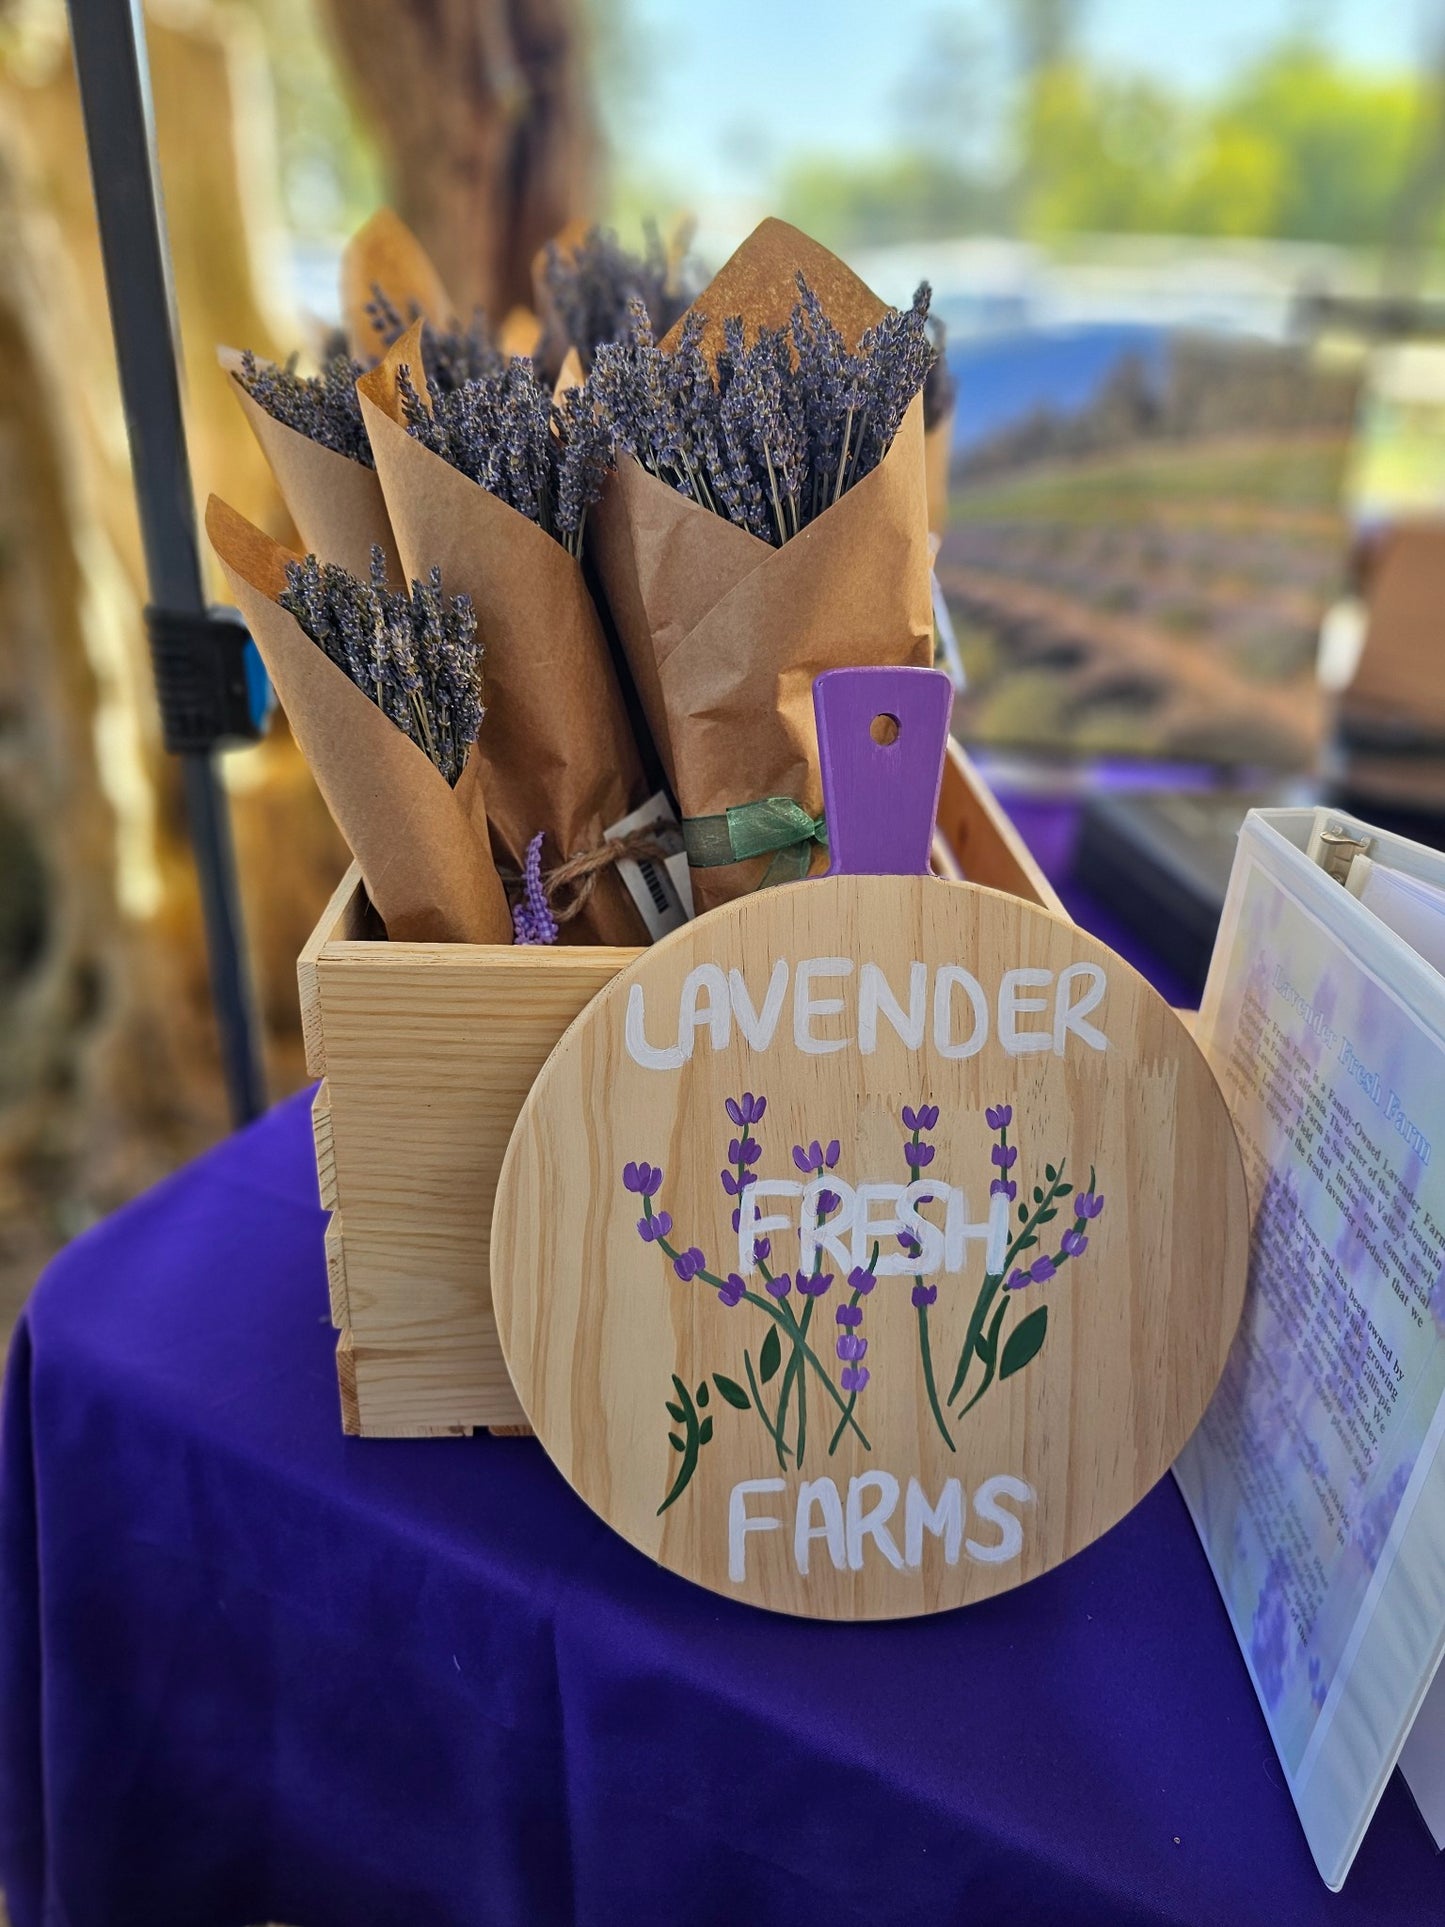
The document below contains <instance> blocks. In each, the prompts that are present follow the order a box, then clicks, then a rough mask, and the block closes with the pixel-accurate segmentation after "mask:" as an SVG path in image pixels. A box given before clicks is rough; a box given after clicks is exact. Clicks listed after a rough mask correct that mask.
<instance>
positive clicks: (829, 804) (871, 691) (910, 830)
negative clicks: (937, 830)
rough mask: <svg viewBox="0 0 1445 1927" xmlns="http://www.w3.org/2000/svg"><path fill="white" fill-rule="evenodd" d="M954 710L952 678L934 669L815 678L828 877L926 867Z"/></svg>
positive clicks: (920, 872)
mask: <svg viewBox="0 0 1445 1927" xmlns="http://www.w3.org/2000/svg"><path fill="white" fill-rule="evenodd" d="M952 712H953V684H952V683H951V682H950V681H949V679H948V677H947V676H945V675H944V674H943V673H942V672H941V671H940V670H937V669H829V670H827V671H826V672H825V673H824V674H823V675H821V676H819V677H818V678H817V679H816V680H815V682H814V684H813V713H814V715H815V716H816V717H817V721H818V753H819V756H820V758H821V760H822V768H823V812H824V815H825V816H826V817H827V820H828V854H829V858H830V861H829V864H828V875H829V876H831V877H848V876H878V877H911V876H927V874H928V853H929V846H930V845H931V843H932V841H933V825H934V820H935V818H936V817H937V815H938V792H939V789H940V787H941V785H942V783H943V757H944V749H945V746H946V744H947V742H948V724H949V719H950V717H951V715H952ZM875 726H876V733H875ZM880 738H881V739H882V740H880Z"/></svg>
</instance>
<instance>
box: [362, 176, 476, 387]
mask: <svg viewBox="0 0 1445 1927" xmlns="http://www.w3.org/2000/svg"><path fill="white" fill-rule="evenodd" d="M377 288H380V289H381V291H382V293H383V294H384V295H385V296H386V298H387V300H388V301H390V303H391V305H392V306H393V307H394V308H395V309H396V311H397V313H398V314H399V315H400V316H401V318H402V320H403V321H410V320H411V319H412V318H413V314H414V313H415V314H417V315H420V316H421V318H422V320H423V321H429V322H430V323H431V324H432V326H433V327H434V328H449V327H451V326H452V321H453V317H454V315H455V313H456V309H455V307H454V305H453V303H452V299H451V296H450V295H449V294H448V293H447V291H446V287H445V285H444V284H443V282H442V278H441V276H440V275H439V274H438V273H437V271H436V268H435V267H434V266H433V265H432V259H431V256H430V255H429V254H428V253H427V251H426V249H425V248H424V247H423V246H422V244H421V242H420V241H418V240H417V238H416V236H415V235H414V234H413V233H412V231H411V229H410V228H409V227H408V226H407V224H406V222H405V221H403V220H402V218H401V216H400V215H399V214H395V213H393V211H392V210H391V209H390V208H389V207H379V208H378V209H377V210H376V212H375V214H373V215H372V216H371V217H370V219H369V220H366V221H363V222H362V224H361V226H360V227H359V228H358V229H357V230H356V232H355V234H353V235H352V237H351V239H350V240H349V241H348V242H347V244H346V246H345V248H344V249H343V250H342V255H341V316H342V320H343V321H344V322H345V324H346V338H347V340H348V341H349V342H350V343H351V352H352V354H353V355H354V356H355V357H356V359H357V360H358V361H359V362H361V363H362V364H363V365H364V366H367V367H369V366H370V364H371V363H372V362H373V361H375V360H376V359H377V355H378V352H379V350H380V348H381V341H380V338H379V336H378V335H377V332H376V329H375V327H374V326H373V325H372V320H371V316H370V315H369V314H368V313H367V307H368V305H369V303H370V302H371V301H372V300H374V298H375V295H374V290H375V289H377Z"/></svg>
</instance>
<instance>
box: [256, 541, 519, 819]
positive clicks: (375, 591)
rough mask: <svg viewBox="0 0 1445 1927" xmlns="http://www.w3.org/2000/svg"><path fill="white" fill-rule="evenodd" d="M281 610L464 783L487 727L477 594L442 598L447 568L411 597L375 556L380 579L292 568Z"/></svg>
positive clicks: (316, 566) (311, 561) (317, 567)
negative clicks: (390, 584)
mask: <svg viewBox="0 0 1445 1927" xmlns="http://www.w3.org/2000/svg"><path fill="white" fill-rule="evenodd" d="M277 601H278V602H279V603H280V605H281V607H282V608H283V609H285V610H286V611H287V612H288V613H289V614H290V615H293V616H294V617H295V618H296V620H297V622H298V623H299V624H300V625H301V627H302V629H304V630H305V632H306V634H307V635H308V636H310V638H311V640H312V641H313V642H314V643H316V644H317V646H318V647H319V648H320V649H322V650H323V651H324V652H325V654H326V655H327V656H329V657H330V659H331V661H332V662H334V663H335V664H336V666H337V668H338V669H340V670H342V671H343V672H344V673H345V674H346V675H347V676H349V677H350V679H351V681H352V682H354V683H355V684H356V686H357V688H358V689H360V690H361V691H362V692H363V694H364V695H367V696H370V697H371V699H372V701H373V702H374V703H375V704H376V706H377V708H378V709H379V710H381V712H382V714H383V715H385V716H387V717H389V718H390V720H391V721H392V722H394V723H395V724H396V726H397V728H398V729H399V730H401V731H402V733H403V735H406V736H409V737H410V738H411V740H412V742H414V743H415V744H416V746H417V748H418V749H420V750H421V751H422V752H423V753H424V754H425V755H426V756H427V757H429V758H430V760H431V761H432V762H433V763H435V765H436V767H437V768H438V769H439V770H440V771H441V773H442V775H443V776H444V777H445V778H446V780H447V781H448V783H451V784H453V785H455V783H456V782H457V779H458V778H459V777H460V775H461V773H462V771H463V769H464V768H465V767H466V761H467V752H468V751H469V750H470V748H471V746H472V744H473V743H474V742H475V741H476V739H477V732H478V730H479V729H480V728H481V726H482V716H483V709H482V698H481V688H482V674H481V665H482V650H481V644H480V643H479V642H478V640H477V620H476V616H475V615H474V614H473V612H472V604H471V599H470V597H468V596H447V595H443V593H442V586H441V571H440V570H439V569H433V570H432V572H431V575H430V577H429V578H428V580H427V581H426V582H413V583H412V585H411V594H410V595H405V594H403V593H401V592H400V591H398V590H394V589H388V588H387V586H386V561H385V558H384V556H383V555H382V552H381V550H380V549H373V550H372V552H371V580H370V582H361V581H358V580H357V578H356V577H355V576H354V575H352V574H350V572H349V571H348V570H346V569H342V568H337V567H336V566H335V565H334V564H333V563H329V562H318V561H317V559H316V557H315V556H314V555H308V556H307V557H306V559H305V560H304V561H303V562H295V561H292V562H288V563H287V565H286V587H285V589H284V590H283V591H282V593H281V594H280V595H279V596H278V597H277Z"/></svg>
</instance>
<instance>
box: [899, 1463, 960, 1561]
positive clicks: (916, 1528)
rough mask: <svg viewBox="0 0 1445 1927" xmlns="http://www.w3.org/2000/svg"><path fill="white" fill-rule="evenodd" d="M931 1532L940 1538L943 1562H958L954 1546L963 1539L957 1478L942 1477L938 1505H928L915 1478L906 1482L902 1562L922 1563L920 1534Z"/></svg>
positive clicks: (956, 1547)
mask: <svg viewBox="0 0 1445 1927" xmlns="http://www.w3.org/2000/svg"><path fill="white" fill-rule="evenodd" d="M925 1532H931V1533H932V1534H933V1536H934V1538H935V1539H941V1540H942V1541H943V1559H944V1564H945V1565H949V1566H956V1565H957V1564H958V1549H959V1546H960V1545H961V1544H962V1542H963V1487H962V1486H961V1485H960V1484H959V1482H958V1480H957V1479H945V1480H944V1482H943V1490H942V1492H940V1493H939V1495H938V1504H937V1505H936V1506H931V1505H930V1504H929V1503H928V1500H927V1498H926V1497H925V1496H924V1491H923V1487H922V1486H921V1485H920V1484H919V1483H918V1481H917V1479H910V1480H909V1481H908V1496H907V1498H906V1499H905V1500H904V1502H903V1559H904V1563H905V1564H906V1565H910V1566H921V1565H922V1564H923V1535H924V1533H925Z"/></svg>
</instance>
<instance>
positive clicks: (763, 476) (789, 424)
mask: <svg viewBox="0 0 1445 1927" xmlns="http://www.w3.org/2000/svg"><path fill="white" fill-rule="evenodd" d="M798 296H799V299H798V301H797V304H796V305H795V306H794V308H793V312H792V317H791V321H790V324H789V326H788V327H786V328H776V329H774V328H759V329H758V331H757V333H756V335H755V337H754V339H753V341H752V342H751V343H749V342H748V341H747V340H746V338H745V334H744V330H743V324H742V322H741V320H739V319H737V318H736V317H734V318H733V319H731V320H729V321H727V322H725V323H724V328H723V336H724V348H723V352H722V353H721V354H720V355H719V356H718V358H717V362H716V365H715V368H712V369H710V368H709V367H708V364H707V362H706V359H705V358H704V355H703V353H702V347H701V343H702V337H703V333H704V331H705V328H706V325H707V324H706V317H705V316H703V315H702V314H700V313H699V312H698V311H697V310H696V309H694V310H692V311H691V312H690V313H689V315H688V317H687V319H686V321H685V322H684V324H683V329H682V333H681V334H680V336H679V337H678V341H677V346H676V347H675V348H674V349H672V350H671V351H669V350H666V349H664V348H661V347H659V346H658V344H657V341H656V339H655V336H654V334H653V329H652V325H651V322H650V320H649V317H648V315H647V312H646V309H645V307H644V306H643V304H642V303H641V302H640V301H634V302H633V303H632V304H631V310H630V319H629V327H628V332H627V335H626V337H625V339H623V340H621V341H618V342H615V343H604V344H603V345H602V346H600V347H599V348H598V350H597V356H596V360H595V362H594V366H593V372H592V375H591V378H590V380H589V382H588V391H589V394H590V396H591V398H592V401H593V405H594V409H595V411H596V413H597V414H599V415H600V416H601V417H602V418H603V419H604V420H605V421H606V423H607V424H608V426H609V430H610V434H611V437H612V439H613V440H614V442H615V444H616V446H617V447H618V448H619V449H621V450H623V451H624V452H625V453H627V454H629V455H631V456H632V457H633V458H634V460H636V461H637V462H638V463H640V465H641V466H642V467H643V468H645V469H647V470H648V471H649V472H650V473H652V474H653V475H656V476H657V477H658V478H659V479H660V480H662V481H665V482H668V483H670V484H671V486H672V487H673V488H675V489H677V490H678V491H679V493H680V494H683V495H686V496H688V497H690V498H691V499H692V500H693V501H696V502H699V503H701V505H702V506H703V507H704V508H708V509H711V510H713V511H714V513H716V514H718V515H721V516H724V517H725V518H726V519H727V520H728V521H730V522H735V523H737V525H738V526H739V527H740V528H745V529H747V530H748V532H749V533H750V534H752V535H755V536H757V537H758V538H759V539H760V540H761V541H764V542H770V543H772V544H773V546H774V547H781V545H782V544H783V543H784V542H786V541H788V540H789V538H790V537H792V536H794V535H796V534H797V533H798V531H799V530H800V529H802V528H804V527H806V526H807V524H808V523H809V522H811V521H813V520H814V519H815V518H816V517H817V516H819V515H821V514H823V512H824V511H825V510H826V509H828V508H830V507H831V506H832V504H833V503H834V502H836V501H837V500H838V498H839V496H841V495H842V494H844V492H845V491H846V490H848V489H850V488H852V487H853V486H854V485H855V484H856V483H858V482H860V481H861V480H862V479H863V477H864V476H865V475H867V474H869V473H871V471H872V470H873V469H875V468H876V467H877V466H878V464H879V462H881V461H882V459H883V457H884V456H885V455H886V454H887V453H888V450H889V448H890V447H891V446H892V443H893V437H894V436H895V435H896V434H897V432H898V428H899V424H900V423H901V422H902V420H903V417H904V414H905V413H906V411H907V409H908V406H909V404H910V403H911V402H912V400H913V398H914V396H915V395H916V394H917V393H918V392H919V390H920V389H921V388H922V387H923V384H924V381H925V378H926V377H927V374H928V371H929V368H930V367H931V365H932V363H933V360H934V355H935V349H934V347H933V344H932V342H931V340H930V339H929V333H928V303H929V296H930V290H929V287H928V283H927V282H923V283H922V284H921V285H920V287H919V289H918V292H917V293H916V294H915V295H914V297H913V305H912V307H910V308H908V309H905V310H899V309H896V308H892V309H890V310H889V311H888V313H887V314H886V315H884V316H883V318H882V319H881V320H880V321H879V322H878V323H877V324H876V326H874V327H872V328H870V329H869V330H868V331H867V333H866V334H865V335H864V336H863V337H862V339H861V340H860V342H859V344H858V348H857V350H856V352H852V351H850V350H849V349H848V348H847V346H846V345H845V343H844V341H843V338H842V336H841V335H840V334H839V332H838V330H837V329H836V328H835V327H834V326H833V324H832V322H831V321H829V319H828V317H827V315H826V314H825V313H824V312H823V308H822V304H821V302H820V301H819V300H818V298H817V296H816V295H815V294H814V293H813V290H812V289H811V288H810V287H809V285H808V283H807V281H806V280H805V279H804V277H803V276H802V275H801V274H800V275H799V276H798Z"/></svg>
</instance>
